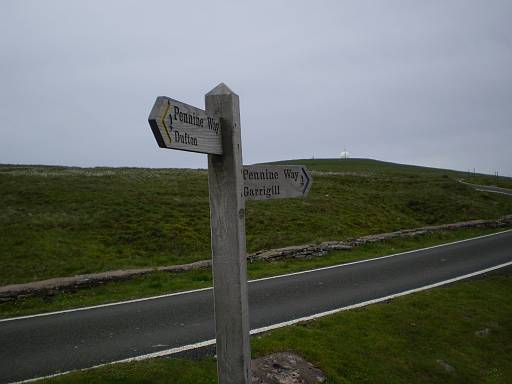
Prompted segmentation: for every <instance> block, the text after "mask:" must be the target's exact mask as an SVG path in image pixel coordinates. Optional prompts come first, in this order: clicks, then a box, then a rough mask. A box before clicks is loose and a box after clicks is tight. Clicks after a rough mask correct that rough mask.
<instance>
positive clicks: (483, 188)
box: [461, 181, 512, 196]
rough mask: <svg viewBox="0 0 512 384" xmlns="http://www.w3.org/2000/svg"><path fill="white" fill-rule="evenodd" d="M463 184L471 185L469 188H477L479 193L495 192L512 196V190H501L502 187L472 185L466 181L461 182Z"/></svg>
mask: <svg viewBox="0 0 512 384" xmlns="http://www.w3.org/2000/svg"><path fill="white" fill-rule="evenodd" d="M461 183H463V184H466V185H469V186H471V187H473V188H475V189H476V190H477V191H483V192H494V193H501V194H503V195H509V196H512V190H511V189H506V188H500V187H496V186H494V185H479V184H470V183H466V182H465V181H461Z"/></svg>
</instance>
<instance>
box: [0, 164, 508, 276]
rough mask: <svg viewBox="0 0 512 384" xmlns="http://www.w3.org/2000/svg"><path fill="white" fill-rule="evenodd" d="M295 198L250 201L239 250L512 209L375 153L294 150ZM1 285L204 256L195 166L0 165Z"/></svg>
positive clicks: (203, 214)
mask: <svg viewBox="0 0 512 384" xmlns="http://www.w3.org/2000/svg"><path fill="white" fill-rule="evenodd" d="M289 163H300V164H305V165H307V166H308V167H309V168H310V169H311V170H313V171H315V173H314V184H313V187H312V189H311V192H310V195H309V196H308V197H307V198H306V199H304V200H302V199H289V200H273V201H263V202H253V201H250V202H248V204H247V247H248V250H249V251H255V250H259V249H263V248H273V247H280V246H286V245H293V244H303V243H309V242H319V241H323V240H335V239H339V240H342V239H346V238H349V237H354V236H359V235H364V234H369V233H378V232H385V231H391V230H396V229H400V228H411V227H418V226H423V225H428V224H441V223H448V222H454V221H460V220H469V219H476V218H494V217H498V216H501V215H504V214H508V213H512V199H510V198H508V197H506V196H502V195H498V194H489V193H482V192H477V191H474V190H472V189H471V188H470V187H468V186H466V185H463V184H460V183H458V182H457V181H456V179H457V178H460V177H463V176H464V173H459V172H454V171H448V170H438V169H431V168H424V167H414V166H406V165H397V164H392V163H384V162H378V161H373V160H359V159H350V160H297V161H293V162H289ZM0 193H1V196H2V204H1V208H0V229H1V230H0V263H1V265H2V269H1V271H0V285H4V284H9V283H15V282H24V281H33V280H39V279H44V278H49V277H55V276H64V275H72V274H77V273H88V272H96V271H103V270H110V269H116V268H125V267H138V266H148V265H162V264H177V263H184V262H190V261H194V260H199V259H205V258H208V257H209V253H210V237H209V236H210V229H209V209H208V186H207V174H206V172H205V171H204V170H178V169H136V168H66V167H46V166H8V165H4V166H0Z"/></svg>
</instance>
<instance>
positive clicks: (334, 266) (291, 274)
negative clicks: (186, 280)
mask: <svg viewBox="0 0 512 384" xmlns="http://www.w3.org/2000/svg"><path fill="white" fill-rule="evenodd" d="M511 231H512V229H507V230H505V231H500V232H496V233H490V234H487V235H482V236H477V237H472V238H469V239H464V240H457V241H453V242H451V243H445V244H438V245H433V246H431V247H426V248H420V249H413V250H411V251H405V252H400V253H394V254H392V255H387V256H379V257H374V258H371V259H365V260H358V261H352V262H350V263H344V264H337V265H331V266H328V267H321V268H316V269H309V270H307V271H300V272H292V273H287V274H284V275H278V276H270V277H263V278H260V279H255V280H249V283H252V282H257V281H263V280H270V279H279V278H284V277H288V276H294V275H302V274H304V273H312V272H316V271H323V270H327V269H333V268H342V267H346V266H349V265H354V264H361V263H367V262H370V261H375V260H381V259H387V258H390V257H395V256H401V255H406V254H408V253H414V252H422V251H427V250H429V249H435V248H440V247H448V246H450V245H454V244H459V243H464V242H468V241H472V240H478V239H483V238H486V237H491V236H498V235H501V234H503V233H507V232H511ZM211 289H212V287H207V288H200V289H193V290H190V291H182V292H174V293H167V294H164V295H158V296H151V297H144V298H142V299H133V300H127V301H118V302H115V303H107V304H99V305H93V306H89V307H82V308H72V309H64V310H61V311H55V312H46V313H37V314H35V315H27V316H18V317H11V318H8V319H0V323H2V322H6V321H15V320H24V319H31V318H34V317H42V316H52V315H59V314H62V313H69V312H78V311H86V310H89V309H96V308H105V307H112V306H115V305H123V304H131V303H138V302H142V301H147V300H156V299H162V298H166V297H171V296H178V295H186V294H191V293H195V292H201V291H207V290H211Z"/></svg>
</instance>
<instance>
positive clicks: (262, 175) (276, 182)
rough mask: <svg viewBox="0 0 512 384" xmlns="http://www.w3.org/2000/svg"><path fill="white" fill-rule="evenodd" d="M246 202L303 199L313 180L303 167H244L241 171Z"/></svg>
mask: <svg viewBox="0 0 512 384" xmlns="http://www.w3.org/2000/svg"><path fill="white" fill-rule="evenodd" d="M242 176H243V182H244V186H243V191H242V196H243V197H245V199H246V200H268V199H279V198H287V197H305V196H306V195H307V194H308V192H309V190H310V189H311V184H312V183H313V178H312V177H311V175H310V173H309V172H308V170H307V168H306V167H305V166H303V165H290V166H288V165H286V166H285V165H273V166H262V165H248V166H247V165H245V166H244V167H243V169H242Z"/></svg>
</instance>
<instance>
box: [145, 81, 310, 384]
mask: <svg viewBox="0 0 512 384" xmlns="http://www.w3.org/2000/svg"><path fill="white" fill-rule="evenodd" d="M205 101H206V111H203V110H201V109H199V108H196V107H193V106H191V105H187V104H185V103H182V102H179V101H177V100H174V99H171V98H169V97H164V96H159V97H158V98H157V99H156V102H155V105H154V106H153V109H152V110H151V113H150V115H149V119H148V120H149V125H150V126H151V130H152V131H153V134H154V136H155V139H156V141H157V143H158V145H159V146H160V147H162V148H170V149H179V150H183V151H192V152H200V153H207V154H208V189H209V195H210V224H211V234H212V240H211V241H212V266H213V294H214V308H215V337H216V344H217V371H218V378H219V383H220V384H250V383H251V349H250V340H249V331H250V328H249V304H248V299H247V259H246V257H247V256H246V248H245V200H246V199H257V200H259V199H271V198H284V197H302V196H305V195H307V193H308V192H309V189H310V188H311V183H312V178H311V175H310V174H309V172H308V171H307V169H306V168H305V167H303V166H286V167H285V166H247V167H242V142H241V136H240V108H239V99H238V95H237V94H235V93H234V92H233V91H231V90H230V89H229V88H228V87H227V86H226V85H224V84H219V85H218V86H217V87H215V88H214V89H213V90H211V91H210V92H209V93H207V94H206V97H205Z"/></svg>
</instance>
